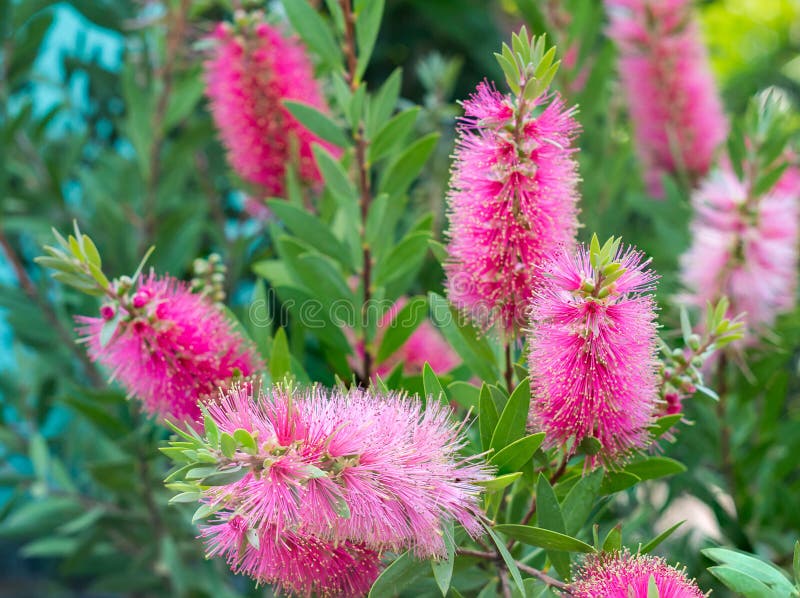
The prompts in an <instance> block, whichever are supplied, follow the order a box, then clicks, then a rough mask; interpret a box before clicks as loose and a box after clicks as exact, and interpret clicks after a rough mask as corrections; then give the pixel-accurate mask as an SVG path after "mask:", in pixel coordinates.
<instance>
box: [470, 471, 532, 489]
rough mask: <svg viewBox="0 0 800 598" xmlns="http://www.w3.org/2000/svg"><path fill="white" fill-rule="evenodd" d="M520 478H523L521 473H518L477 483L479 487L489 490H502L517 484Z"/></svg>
mask: <svg viewBox="0 0 800 598" xmlns="http://www.w3.org/2000/svg"><path fill="white" fill-rule="evenodd" d="M520 476H522V472H521V471H517V472H515V473H508V474H506V475H501V476H497V477H496V478H492V479H490V480H481V481H479V482H475V483H476V484H477V485H478V486H483V487H484V488H486V489H488V490H502V489H503V488H506V487H508V486H510V485H511V484H513V483H514V482H516V481H517V480H518V479H519V478H520Z"/></svg>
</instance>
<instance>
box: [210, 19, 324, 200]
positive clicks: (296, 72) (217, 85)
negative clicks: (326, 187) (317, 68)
mask: <svg viewBox="0 0 800 598" xmlns="http://www.w3.org/2000/svg"><path fill="white" fill-rule="evenodd" d="M248 27H249V26H243V27H242V28H241V29H242V30H241V31H237V30H236V29H235V28H234V26H233V25H230V24H227V23H221V24H219V25H218V26H217V28H216V30H215V32H214V36H213V37H214V40H215V41H216V44H215V46H214V48H215V49H214V51H213V52H214V53H213V55H212V57H211V58H210V59H209V60H208V61H207V62H206V64H205V76H206V83H207V89H206V93H207V94H208V97H209V99H210V100H211V112H212V115H213V117H214V122H215V123H216V125H217V128H218V129H219V132H220V136H221V137H222V141H223V143H224V144H225V147H226V149H227V150H228V159H229V161H230V163H231V165H232V166H233V168H234V169H235V170H236V172H237V173H238V174H239V176H241V177H242V178H243V179H245V180H247V181H249V182H251V183H255V184H256V185H259V186H260V187H261V188H262V189H263V194H264V195H265V196H282V195H283V193H284V188H285V183H284V181H285V176H286V165H287V164H288V163H292V162H295V163H296V166H297V168H298V173H299V175H300V177H301V178H302V179H303V180H305V181H308V182H319V181H320V180H321V178H320V174H319V171H318V169H317V166H316V163H315V161H314V155H313V152H312V151H311V145H312V143H318V144H320V145H322V146H323V147H326V148H327V149H329V150H331V151H333V152H334V153H335V152H336V150H335V149H334V148H333V147H332V146H330V144H328V143H327V142H324V141H322V140H321V139H319V138H318V137H317V136H316V135H314V134H313V133H311V132H310V131H309V130H308V129H306V128H305V127H304V126H303V125H301V124H300V123H299V122H298V121H297V119H295V118H294V117H293V116H292V115H291V113H290V112H289V111H288V109H287V108H286V107H285V106H284V105H283V101H284V100H293V101H298V102H303V103H305V104H309V105H311V106H313V107H315V108H317V109H319V110H326V107H325V102H324V99H323V97H322V94H321V92H320V89H319V86H318V85H317V82H316V80H315V79H314V72H313V68H312V66H311V61H310V60H309V58H308V56H307V55H306V52H305V49H304V48H303V46H302V45H301V43H300V41H299V40H298V39H297V38H296V37H286V36H285V35H284V34H283V33H282V32H281V31H280V29H279V28H278V27H276V26H273V25H270V24H268V23H258V24H257V25H255V26H252V30H248Z"/></svg>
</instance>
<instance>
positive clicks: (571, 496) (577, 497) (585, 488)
mask: <svg viewBox="0 0 800 598" xmlns="http://www.w3.org/2000/svg"><path fill="white" fill-rule="evenodd" d="M602 483H603V471H602V470H601V469H597V470H595V471H593V472H592V473H590V474H589V475H585V476H583V477H581V479H580V480H578V483H577V484H575V485H574V486H573V487H572V488H571V489H570V491H569V492H568V493H567V496H566V497H565V498H564V501H563V503H562V504H561V513H562V514H563V516H564V526H565V528H566V532H567V533H568V534H571V535H574V534H577V533H578V532H579V531H580V530H581V528H582V527H583V524H584V523H586V518H587V517H589V513H591V511H592V506H593V505H594V501H595V499H596V498H597V495H598V494H599V493H600V485H601V484H602Z"/></svg>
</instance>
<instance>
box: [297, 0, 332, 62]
mask: <svg viewBox="0 0 800 598" xmlns="http://www.w3.org/2000/svg"><path fill="white" fill-rule="evenodd" d="M283 8H284V10H285V11H286V16H287V17H288V18H289V22H290V23H291V24H292V28H293V29H294V30H295V31H296V32H297V34H298V35H299V36H300V37H301V38H302V39H303V41H304V42H305V43H306V45H307V46H308V47H309V49H310V50H311V51H313V52H314V53H315V54H316V55H317V57H319V59H320V60H321V61H322V62H323V63H324V64H326V65H328V66H329V67H331V68H336V67H338V66H339V65H340V64H341V50H340V48H339V45H338V44H337V43H336V40H335V38H334V37H333V33H332V32H331V30H330V27H328V25H327V24H326V23H325V21H324V20H323V19H322V17H321V16H320V15H319V13H318V12H317V11H316V10H314V9H313V8H312V7H311V5H309V3H308V1H307V0H283Z"/></svg>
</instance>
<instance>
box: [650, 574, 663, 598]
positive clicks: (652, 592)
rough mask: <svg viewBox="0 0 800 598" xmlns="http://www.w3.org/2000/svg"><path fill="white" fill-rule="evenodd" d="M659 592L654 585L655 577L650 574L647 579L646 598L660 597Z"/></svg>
mask: <svg viewBox="0 0 800 598" xmlns="http://www.w3.org/2000/svg"><path fill="white" fill-rule="evenodd" d="M660 597H661V594H659V592H658V586H657V585H656V578H655V577H653V576H652V575H651V576H650V577H649V578H648V580H647V598H660Z"/></svg>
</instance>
